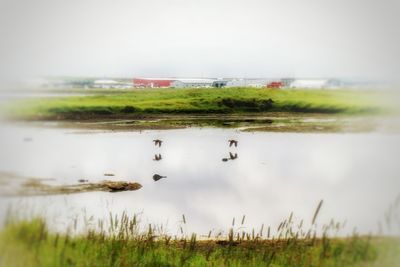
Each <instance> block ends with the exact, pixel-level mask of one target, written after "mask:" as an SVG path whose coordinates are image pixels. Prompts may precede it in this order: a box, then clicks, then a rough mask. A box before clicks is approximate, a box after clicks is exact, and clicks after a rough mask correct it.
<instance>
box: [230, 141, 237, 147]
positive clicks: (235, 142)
mask: <svg viewBox="0 0 400 267" xmlns="http://www.w3.org/2000/svg"><path fill="white" fill-rule="evenodd" d="M228 142H229V147H231V146H233V145H235V147H237V145H238V141H236V140H233V139H232V140H228Z"/></svg>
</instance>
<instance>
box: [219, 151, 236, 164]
mask: <svg viewBox="0 0 400 267" xmlns="http://www.w3.org/2000/svg"><path fill="white" fill-rule="evenodd" d="M237 158H238V154H237V153H235V154H233V153H232V152H229V158H223V159H222V161H225V162H226V161H228V160H235V159H237Z"/></svg>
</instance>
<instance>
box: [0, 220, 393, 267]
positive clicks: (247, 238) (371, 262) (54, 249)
mask: <svg viewBox="0 0 400 267" xmlns="http://www.w3.org/2000/svg"><path fill="white" fill-rule="evenodd" d="M111 225H112V226H111V228H112V231H111V232H107V231H90V230H88V231H87V232H85V233H82V234H79V235H70V234H57V233H53V232H50V231H49V230H48V228H47V225H46V223H45V222H44V221H43V220H42V219H40V218H37V219H32V220H25V221H19V222H8V223H7V224H6V226H5V227H4V228H3V229H2V230H1V231H0V266H9V267H17V266H21V267H22V266H23V267H30V266H32V267H36V266H37V267H39V266H40V267H47V266H48V267H56V266H97V267H100V266H398V265H397V264H398V263H399V260H400V258H399V255H400V253H399V252H400V243H399V240H396V239H393V238H381V237H371V236H357V235H353V236H351V237H348V238H328V237H326V236H323V237H322V238H316V237H315V236H314V237H313V235H311V236H308V237H307V236H306V237H302V238H299V237H297V236H294V235H292V234H289V235H288V234H286V235H283V236H282V235H279V237H273V238H269V239H262V238H260V236H259V234H258V233H254V231H253V232H252V233H239V232H238V233H236V232H235V233H234V232H233V231H230V232H229V233H228V235H227V236H226V237H225V238H219V239H218V240H216V239H207V240H200V241H199V240H198V238H197V236H196V235H195V234H192V235H191V236H189V237H180V238H178V237H172V236H168V235H157V234H156V232H157V231H156V228H152V226H149V228H148V230H147V231H146V232H143V233H141V234H139V233H138V232H137V228H136V224H135V222H134V221H132V220H128V219H122V220H120V221H114V222H112V223H111ZM281 229H282V231H281V232H285V231H287V227H282V228H281Z"/></svg>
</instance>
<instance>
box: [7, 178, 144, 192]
mask: <svg viewBox="0 0 400 267" xmlns="http://www.w3.org/2000/svg"><path fill="white" fill-rule="evenodd" d="M140 188H142V185H141V184H139V183H132V182H125V181H107V180H106V181H101V182H97V183H88V180H83V179H82V180H79V184H72V185H50V184H46V183H43V181H42V180H41V179H34V178H32V179H29V180H27V181H26V182H25V183H23V184H22V190H19V191H16V192H14V193H15V195H28V196H30V195H58V194H75V193H84V192H95V191H103V192H122V191H134V190H139V189H140Z"/></svg>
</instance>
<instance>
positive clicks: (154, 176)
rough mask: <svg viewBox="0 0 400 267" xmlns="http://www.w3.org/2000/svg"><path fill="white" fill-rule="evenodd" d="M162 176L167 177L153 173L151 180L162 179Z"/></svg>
mask: <svg viewBox="0 0 400 267" xmlns="http://www.w3.org/2000/svg"><path fill="white" fill-rule="evenodd" d="M162 178H167V176H161V175H159V174H154V175H153V180H154V181H155V182H157V181H158V180H160V179H162Z"/></svg>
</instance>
